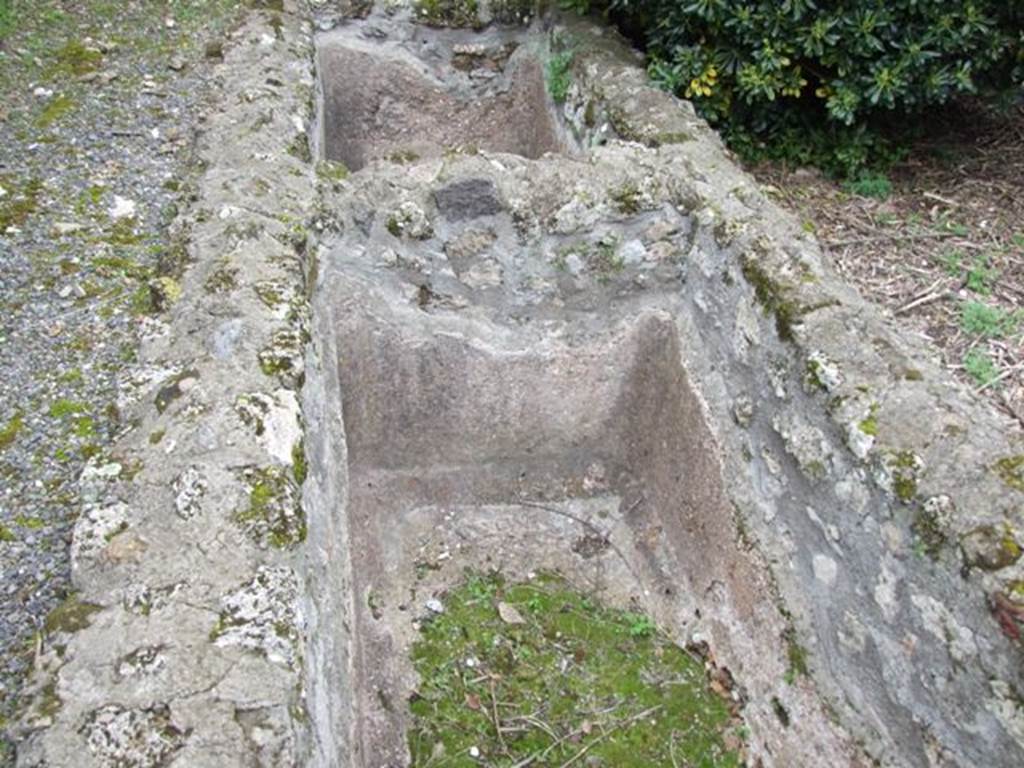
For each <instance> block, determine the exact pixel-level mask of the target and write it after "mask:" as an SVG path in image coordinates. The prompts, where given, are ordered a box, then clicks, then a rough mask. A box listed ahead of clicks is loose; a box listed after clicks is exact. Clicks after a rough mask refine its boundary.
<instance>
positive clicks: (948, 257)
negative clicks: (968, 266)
mask: <svg viewBox="0 0 1024 768" xmlns="http://www.w3.org/2000/svg"><path fill="white" fill-rule="evenodd" d="M939 261H940V263H941V264H942V268H943V269H944V270H945V271H946V274H947V275H949V276H950V277H959V276H960V273H961V272H962V271H963V268H964V252H963V251H958V250H952V251H948V252H946V253H944V254H943V255H942V256H941V257H940V259H939Z"/></svg>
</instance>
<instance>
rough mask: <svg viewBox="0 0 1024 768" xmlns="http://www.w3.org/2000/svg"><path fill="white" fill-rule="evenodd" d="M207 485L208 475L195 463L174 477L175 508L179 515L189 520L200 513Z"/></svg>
mask: <svg viewBox="0 0 1024 768" xmlns="http://www.w3.org/2000/svg"><path fill="white" fill-rule="evenodd" d="M206 487H207V481H206V477H205V476H204V474H203V472H202V470H201V469H200V467H199V466H197V465H195V464H193V465H191V466H189V467H187V468H185V469H184V470H183V471H182V472H181V474H179V475H178V476H177V477H176V478H175V479H174V483H173V490H174V509H175V511H176V512H177V513H178V516H179V517H181V518H183V519H185V520H188V519H190V518H192V517H194V516H195V515H196V514H198V512H199V510H200V504H201V502H202V498H203V496H204V495H205V494H206Z"/></svg>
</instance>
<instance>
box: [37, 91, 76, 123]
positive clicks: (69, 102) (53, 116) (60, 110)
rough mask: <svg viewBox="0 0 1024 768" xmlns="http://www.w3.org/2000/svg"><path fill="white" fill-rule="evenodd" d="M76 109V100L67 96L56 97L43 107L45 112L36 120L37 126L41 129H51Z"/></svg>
mask: <svg viewBox="0 0 1024 768" xmlns="http://www.w3.org/2000/svg"><path fill="white" fill-rule="evenodd" d="M74 107H75V100H74V99H72V98H71V97H70V96H65V95H64V94H61V95H59V96H54V97H53V98H52V99H50V100H49V101H48V102H47V103H46V106H45V107H43V111H42V112H40V113H39V117H37V118H36V126H37V127H39V128H49V127H50V126H51V125H53V124H54V123H55V122H57V121H58V120H60V119H61V118H62V117H64V115H66V114H67V113H68V112H70V111H71V110H72V109H74Z"/></svg>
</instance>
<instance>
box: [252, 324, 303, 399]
mask: <svg viewBox="0 0 1024 768" xmlns="http://www.w3.org/2000/svg"><path fill="white" fill-rule="evenodd" d="M305 342H306V337H305V333H304V332H303V331H302V330H301V329H298V328H282V329H281V330H279V331H277V332H276V333H274V335H273V336H272V337H271V340H270V343H269V344H268V345H267V346H266V347H264V348H263V349H262V350H260V352H259V355H258V358H259V364H260V370H262V371H263V373H265V374H266V375H267V376H274V377H276V378H278V379H279V380H280V381H281V383H282V384H284V385H285V386H288V387H292V388H295V389H298V388H299V387H300V386H302V380H303V376H304V368H305V363H304V361H303V345H304V344H305Z"/></svg>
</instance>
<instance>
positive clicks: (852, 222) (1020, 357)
mask: <svg viewBox="0 0 1024 768" xmlns="http://www.w3.org/2000/svg"><path fill="white" fill-rule="evenodd" d="M753 171H754V173H755V175H756V176H757V177H758V179H759V180H760V181H761V182H762V184H764V185H765V186H766V187H767V189H768V192H769V193H770V194H771V195H772V196H774V197H775V198H776V199H777V200H778V201H779V202H781V203H782V204H784V205H785V206H787V207H789V208H790V209H791V210H792V211H794V212H795V213H796V214H797V215H798V216H799V217H800V219H801V221H802V222H803V226H804V227H805V228H806V229H808V230H811V231H813V232H815V233H816V235H817V236H818V238H819V239H820V241H821V242H822V245H823V246H824V247H825V249H826V250H827V251H828V253H829V254H830V256H831V258H832V260H833V262H834V264H835V266H836V268H837V269H838V271H839V272H840V273H841V274H842V275H843V276H844V277H845V278H846V279H847V280H848V281H849V282H850V283H852V284H853V285H855V286H856V287H857V288H859V290H860V291H861V293H862V294H863V295H864V296H865V297H867V298H869V299H871V300H873V301H875V302H877V303H878V304H880V305H882V306H883V307H884V308H885V309H886V310H888V311H890V312H891V313H892V314H893V315H894V316H895V317H896V318H898V320H899V321H900V322H902V323H904V324H905V326H906V327H908V328H909V329H911V330H912V332H914V333H916V334H917V335H919V336H920V337H921V338H922V339H923V340H925V341H926V342H930V343H931V344H933V345H934V347H935V349H936V350H937V351H938V353H939V355H940V357H941V359H942V361H943V363H944V364H945V365H946V366H947V367H948V368H949V369H950V370H952V371H954V372H955V374H956V375H957V376H958V377H959V378H961V380H963V381H964V382H966V383H967V384H968V385H970V386H972V387H973V388H974V389H975V390H977V391H978V392H979V393H980V394H981V395H983V396H984V397H986V398H987V399H988V400H989V401H990V402H991V403H992V404H993V406H994V407H996V408H997V409H999V410H1000V411H1002V412H1003V413H1005V414H1007V415H1009V416H1011V417H1012V418H1014V419H1016V420H1017V421H1019V422H1020V423H1021V425H1022V426H1024V105H1021V104H1018V105H1017V106H1015V107H1013V108H1011V109H1009V110H1004V111H1002V112H994V111H991V110H985V109H984V108H982V107H980V106H978V105H976V104H965V105H960V106H958V107H957V109H955V110H950V111H949V113H947V114H946V115H944V116H940V117H937V118H933V119H932V125H930V126H929V129H928V132H927V135H925V136H924V137H922V138H921V139H919V140H918V141H917V142H915V144H914V145H913V146H912V147H911V149H910V151H909V154H908V156H907V157H906V159H905V160H903V161H902V162H900V163H899V164H897V165H896V166H895V167H894V168H893V169H892V170H891V171H890V172H889V174H888V179H889V180H890V181H891V184H892V190H891V193H890V194H888V195H887V196H884V195H883V196H884V199H878V198H872V197H867V196H864V195H863V194H858V192H864V191H865V190H863V189H858V188H857V186H856V185H850V184H843V183H840V182H836V181H833V180H831V179H828V178H825V177H824V176H823V175H821V174H819V173H817V172H815V171H810V170H807V169H792V168H785V167H780V166H778V165H773V166H762V167H759V168H755V169H753ZM979 305H981V306H979Z"/></svg>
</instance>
